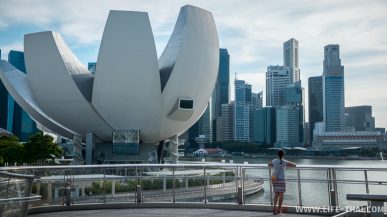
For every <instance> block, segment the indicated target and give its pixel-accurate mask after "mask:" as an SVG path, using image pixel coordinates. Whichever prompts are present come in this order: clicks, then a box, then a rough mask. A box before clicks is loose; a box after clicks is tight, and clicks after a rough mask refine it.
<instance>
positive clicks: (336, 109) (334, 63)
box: [323, 44, 345, 132]
mask: <svg viewBox="0 0 387 217" xmlns="http://www.w3.org/2000/svg"><path fill="white" fill-rule="evenodd" d="M323 65H324V69H323V102H324V104H323V120H324V123H325V127H326V131H327V132H332V131H343V130H344V127H345V123H344V105H345V95H344V66H342V65H341V59H340V47H339V45H338V44H331V45H327V46H325V47H324V64H323Z"/></svg>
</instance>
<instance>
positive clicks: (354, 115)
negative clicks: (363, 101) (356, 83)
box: [345, 105, 375, 131]
mask: <svg viewBox="0 0 387 217" xmlns="http://www.w3.org/2000/svg"><path fill="white" fill-rule="evenodd" d="M345 114H346V115H347V117H348V119H349V121H348V122H349V123H346V127H347V128H349V127H350V128H353V129H354V130H355V131H375V118H374V117H372V106H369V105H368V106H367V105H364V106H352V107H345Z"/></svg>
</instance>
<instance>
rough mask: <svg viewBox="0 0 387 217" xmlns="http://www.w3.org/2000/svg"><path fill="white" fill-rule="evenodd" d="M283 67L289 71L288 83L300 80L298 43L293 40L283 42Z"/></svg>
mask: <svg viewBox="0 0 387 217" xmlns="http://www.w3.org/2000/svg"><path fill="white" fill-rule="evenodd" d="M283 49H284V51H283V52H284V66H287V67H289V69H290V83H294V82H296V81H299V80H300V69H299V62H298V61H299V58H298V56H299V49H298V41H297V40H296V39H294V38H291V39H290V40H288V41H286V42H284V44H283Z"/></svg>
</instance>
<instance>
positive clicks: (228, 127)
mask: <svg viewBox="0 0 387 217" xmlns="http://www.w3.org/2000/svg"><path fill="white" fill-rule="evenodd" d="M216 122H217V133H216V136H217V138H216V141H217V142H222V141H232V140H233V139H234V132H233V131H234V130H233V129H234V101H232V102H231V103H228V104H222V115H221V116H218V118H217V121H216Z"/></svg>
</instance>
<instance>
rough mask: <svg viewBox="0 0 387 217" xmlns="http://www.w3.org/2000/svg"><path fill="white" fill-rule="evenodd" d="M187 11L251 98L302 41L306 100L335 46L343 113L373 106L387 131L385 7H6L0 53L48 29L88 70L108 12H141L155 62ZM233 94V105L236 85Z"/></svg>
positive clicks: (0, 21) (0, 16)
mask: <svg viewBox="0 0 387 217" xmlns="http://www.w3.org/2000/svg"><path fill="white" fill-rule="evenodd" d="M187 3H188V4H193V5H196V6H199V7H202V8H205V9H208V10H210V11H212V12H213V15H214V18H215V22H216V25H217V29H218V33H219V38H220V46H221V47H223V48H227V49H228V51H229V54H230V77H231V78H232V80H233V78H234V72H237V73H238V79H241V80H245V81H246V82H248V83H250V84H252V87H253V92H259V91H261V90H265V72H266V68H267V66H269V65H277V64H282V62H283V60H282V59H283V55H282V49H283V47H282V45H283V43H284V42H285V41H287V40H289V39H290V38H295V39H297V40H298V41H299V53H300V57H299V64H300V66H299V68H300V71H301V73H300V74H301V80H302V86H303V87H304V88H305V89H306V91H305V92H306V93H307V92H308V91H307V78H308V77H312V76H318V75H321V73H322V71H323V54H324V51H323V48H324V46H325V45H327V44H339V45H340V48H341V59H342V64H343V65H344V66H345V68H346V73H345V90H346V91H345V93H346V94H345V101H346V104H345V106H358V105H372V106H373V115H374V116H375V119H376V126H377V127H387V112H385V111H387V100H386V96H385V95H384V92H383V87H384V83H385V81H386V79H387V73H385V71H386V68H387V67H386V66H387V62H386V59H387V49H386V48H387V42H386V41H385V39H384V38H383V37H384V35H385V34H384V32H385V30H384V28H382V27H383V26H385V25H386V24H387V15H386V14H385V13H384V8H385V6H387V2H385V1H371V2H365V3H362V2H361V1H344V2H339V3H337V2H335V1H324V2H313V3H311V2H306V1H297V2H282V4H281V7H278V4H277V3H278V2H277V3H270V2H260V1H259V2H255V1H246V3H243V2H240V1H229V2H228V4H224V2H221V1H211V2H205V1H183V2H180V1H179V2H178V1H176V2H172V1H171V2H168V3H165V2H163V1H147V2H146V3H144V2H143V1H111V2H102V1H93V7H90V1H77V4H76V5H77V6H76V8H74V5H75V4H74V2H72V1H66V2H59V3H58V2H56V3H53V2H50V1H37V2H34V3H31V2H27V1H18V2H15V1H7V0H6V1H2V5H1V6H0V35H1V36H2V37H1V39H0V49H2V52H3V57H5V56H7V54H8V52H9V50H10V49H13V50H22V43H23V35H24V34H26V33H30V32H34V31H43V30H49V29H52V30H54V31H57V32H59V33H61V34H62V35H63V38H64V40H65V41H66V42H67V43H68V44H69V46H70V48H71V49H73V50H74V53H75V54H76V55H78V56H79V57H80V60H81V61H82V63H83V64H85V65H86V64H87V62H92V61H96V60H97V53H98V50H99V46H98V44H99V42H100V40H101V36H102V31H103V24H104V18H105V17H106V14H107V13H108V11H109V10H110V9H119V10H135V11H141V10H145V11H149V14H150V19H151V22H152V28H153V30H154V31H155V41H156V47H157V51H158V56H160V55H161V50H163V49H164V47H165V45H166V43H167V40H168V36H169V35H170V33H171V32H172V30H173V26H174V21H175V17H176V15H177V14H178V8H179V7H180V6H182V5H184V4H187ZM32 4H33V5H32ZM31 7H34V10H30V8H31ZM36 14H39V16H36ZM354 15H356V16H354ZM317 23H318V25H316V24H317ZM370 73H372V76H369V74H370ZM230 93H231V99H234V98H235V97H234V96H233V93H234V90H233V85H230ZM305 99H308V96H307V95H306V96H305ZM264 104H265V103H264ZM305 104H306V105H308V103H307V102H305ZM306 114H307V113H306ZM307 120H308V118H307Z"/></svg>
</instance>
